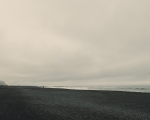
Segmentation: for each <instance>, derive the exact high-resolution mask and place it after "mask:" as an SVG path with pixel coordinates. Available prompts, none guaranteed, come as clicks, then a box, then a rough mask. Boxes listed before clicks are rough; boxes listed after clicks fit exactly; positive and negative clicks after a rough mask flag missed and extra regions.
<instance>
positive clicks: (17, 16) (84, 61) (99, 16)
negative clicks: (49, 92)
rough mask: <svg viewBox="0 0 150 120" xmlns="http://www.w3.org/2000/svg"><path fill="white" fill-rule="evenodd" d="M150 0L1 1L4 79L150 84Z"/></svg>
mask: <svg viewBox="0 0 150 120" xmlns="http://www.w3.org/2000/svg"><path fill="white" fill-rule="evenodd" d="M149 6H150V1H149V0H0V17H1V18H0V80H3V81H5V82H6V83H7V84H9V85H50V86H51V85H54V86H58V85H65V86H68V85H71V86H72V85H104V84H105V85H106V84H107V85H114V84H147V83H149V84H150V7H149Z"/></svg>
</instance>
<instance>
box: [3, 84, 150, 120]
mask: <svg viewBox="0 0 150 120" xmlns="http://www.w3.org/2000/svg"><path fill="white" fill-rule="evenodd" d="M0 120H150V94H149V93H134V92H113V91H81V90H64V89H50V88H45V89H43V88H38V87H10V86H9V87H8V86H7V87H0Z"/></svg>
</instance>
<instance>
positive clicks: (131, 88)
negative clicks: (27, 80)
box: [44, 85, 150, 93]
mask: <svg viewBox="0 0 150 120" xmlns="http://www.w3.org/2000/svg"><path fill="white" fill-rule="evenodd" d="M44 87H45V88H61V89H73V90H105V91H126V92H141V93H150V85H125V86H44Z"/></svg>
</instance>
